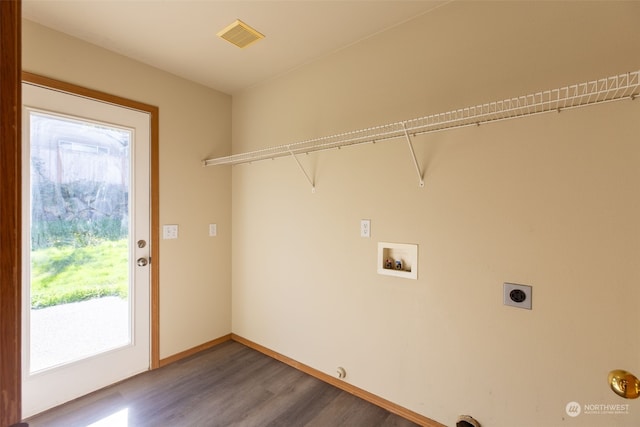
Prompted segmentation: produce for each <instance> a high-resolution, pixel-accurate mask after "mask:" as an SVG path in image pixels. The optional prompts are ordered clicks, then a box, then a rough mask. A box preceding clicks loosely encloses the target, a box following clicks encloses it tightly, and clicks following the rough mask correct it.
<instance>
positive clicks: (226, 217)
mask: <svg viewBox="0 0 640 427" xmlns="http://www.w3.org/2000/svg"><path fill="white" fill-rule="evenodd" d="M23 25H24V26H23V68H24V70H25V71H30V72H33V73H38V74H42V75H45V76H47V77H52V78H56V79H59V80H63V81H66V82H70V83H74V84H77V85H81V86H85V87H88V88H91V89H96V90H100V91H104V92H108V93H112V94H114V95H119V96H122V97H126V98H129V99H133V100H136V101H140V102H144V103H147V104H152V105H155V106H158V107H159V109H160V153H159V155H160V223H161V224H178V225H179V226H180V238H179V239H178V240H161V241H160V257H161V265H160V357H161V358H164V357H168V356H171V355H173V354H176V353H179V352H181V351H184V350H187V349H190V348H192V347H195V346H197V345H200V344H202V343H205V342H207V341H210V340H212V339H215V338H218V337H220V336H222V335H225V334H228V333H229V332H231V301H230V297H231V289H230V283H231V271H230V263H231V261H230V247H231V246H230V243H231V209H230V203H231V174H230V171H229V169H214V168H207V169H205V168H202V167H201V164H200V160H202V159H203V158H205V157H207V156H209V155H213V154H218V155H222V154H227V153H228V152H229V150H230V140H231V97H230V96H228V95H225V94H222V93H220V92H217V91H214V90H211V89H207V88H205V87H203V86H200V85H197V84H194V83H191V82H188V81H186V80H183V79H180V78H178V77H176V76H174V75H171V74H168V73H165V72H162V71H160V70H157V69H154V68H152V67H149V66H146V65H144V64H141V63H139V62H136V61H132V60H130V59H128V58H125V57H123V56H120V55H116V54H114V53H112V52H109V51H106V50H103V49H100V48H98V47H96V46H94V45H90V44H87V43H84V42H81V41H79V40H77V39H74V38H71V37H68V36H66V35H64V34H61V33H58V32H54V31H51V30H49V29H47V28H44V27H42V26H40V25H37V24H35V23H33V22H30V21H24V23H23ZM209 223H217V224H218V237H216V238H210V237H208V224H209Z"/></svg>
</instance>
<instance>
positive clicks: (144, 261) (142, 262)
mask: <svg viewBox="0 0 640 427" xmlns="http://www.w3.org/2000/svg"><path fill="white" fill-rule="evenodd" d="M145 265H147V259H146V258H138V267H144V266H145Z"/></svg>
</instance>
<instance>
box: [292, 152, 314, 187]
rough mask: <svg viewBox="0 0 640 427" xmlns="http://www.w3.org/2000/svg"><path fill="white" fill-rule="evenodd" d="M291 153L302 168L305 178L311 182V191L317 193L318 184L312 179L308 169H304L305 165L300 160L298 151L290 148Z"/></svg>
mask: <svg viewBox="0 0 640 427" xmlns="http://www.w3.org/2000/svg"><path fill="white" fill-rule="evenodd" d="M289 153H290V154H291V157H293V160H295V161H296V163H297V164H298V167H299V168H300V170H301V171H302V173H303V174H304V176H305V178H307V181H309V184H311V192H312V193H315V192H316V184H315V182H314V181H313V180H312V179H311V177H310V176H309V174H308V173H307V171H306V170H304V166H302V163H300V160H298V157H297V156H296V153H294V152H293V151H291V149H289Z"/></svg>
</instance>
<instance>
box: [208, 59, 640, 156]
mask: <svg viewBox="0 0 640 427" xmlns="http://www.w3.org/2000/svg"><path fill="white" fill-rule="evenodd" d="M639 90H640V71H634V72H630V73H626V74H620V75H617V76H613V77H607V78H603V79H599V80H593V81H589V82H585V83H578V84H574V85H571V86H565V87H562V88H559V89H551V90H546V91H543V92H537V93H534V94H531V95H525V96H520V97H517V98H510V99H505V100H502V101H495V102H489V103H486V104H480V105H474V106H471V107H466V108H460V109H457V110H452V111H447V112H445V113H439V114H432V115H430V116H426V117H420V118H417V119H411V120H406V121H400V122H395V123H390V124H386V125H381V126H375V127H370V128H366V129H360V130H356V131H351V132H345V133H340V134H336V135H331V136H325V137H321V138H315V139H308V140H304V141H300V142H294V143H291V144H285V145H279V146H276V147H270V148H264V149H261V150H256V151H250V152H246V153H240V154H233V155H231V156H226V157H218V158H209V159H205V160H203V161H202V163H203V166H213V165H237V164H241V163H249V162H255V161H259V160H266V159H274V158H277V157H283V156H292V155H293V156H295V155H297V154H305V153H311V152H315V151H322V150H329V149H332V148H340V147H345V146H350V145H357V144H366V143H375V142H379V141H386V140H389V139H395V138H405V137H406V136H407V135H412V136H415V135H420V134H425V133H430V132H438V131H443V130H449V129H455V128H460V127H465V126H478V125H480V124H483V123H490V122H496V121H501V120H509V119H515V118H518V117H527V116H531V115H536V114H543V113H549V112H556V111H557V112H559V111H562V110H567V109H573V108H579V107H585V106H589V105H595V104H601V103H605V102H611V101H619V100H622V99H634V98H635V97H637V96H638V92H639Z"/></svg>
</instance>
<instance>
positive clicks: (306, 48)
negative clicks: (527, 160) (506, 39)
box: [0, 0, 450, 94]
mask: <svg viewBox="0 0 640 427" xmlns="http://www.w3.org/2000/svg"><path fill="white" fill-rule="evenodd" d="M0 1H1V0H0ZM448 1H450V0H414V1H403V0H393V1H379V0H355V1H335V0H320V1H306V0H298V1H294V0H290V1H269V0H253V1H242V0H236V1H217V0H199V1H193V0H23V5H22V13H23V17H24V18H26V19H29V20H32V21H35V22H38V23H40V24H42V25H44V26H47V27H50V28H53V29H55V30H58V31H61V32H63V33H67V34H69V35H72V36H74V37H77V38H79V39H82V40H86V41H87V42H90V43H93V44H95V45H98V46H101V47H103V48H105V49H109V50H111V51H114V52H117V53H119V54H122V55H125V56H128V57H131V58H135V59H136V60H138V61H141V62H144V63H146V64H149V65H151V66H154V67H156V68H160V69H162V70H165V71H168V72H170V73H173V74H175V75H178V76H181V77H183V78H185V79H188V80H192V81H194V82H197V83H200V84H203V85H205V86H208V87H211V88H214V89H217V90H219V91H222V92H225V93H229V94H233V93H234V92H237V91H240V90H242V89H244V88H247V87H250V86H252V85H255V84H257V83H260V82H262V81H265V80H267V79H270V78H273V77H275V76H278V75H281V74H283V73H286V72H288V71H290V70H292V69H294V68H296V67H299V66H300V65H302V64H305V63H308V62H311V61H314V60H316V59H318V58H321V57H323V56H325V55H328V54H330V53H332V52H335V51H337V50H339V49H342V48H344V47H346V46H349V45H351V44H353V43H356V42H358V41H361V40H363V39H365V38H367V37H370V36H372V35H374V34H376V33H379V32H381V31H384V30H386V29H389V28H391V27H393V26H395V25H398V24H400V23H402V22H405V21H407V20H409V19H412V18H414V17H416V16H418V15H421V14H423V13H426V12H428V11H429V10H433V9H434V8H436V7H438V6H440V5H442V4H444V3H447V2H448ZM236 19H241V20H242V21H244V22H246V23H247V24H249V25H251V26H252V27H254V28H255V29H257V30H258V31H260V32H261V33H263V34H264V35H265V36H266V38H265V39H264V40H261V41H259V42H257V43H255V44H253V45H252V46H249V47H247V48H246V49H239V48H237V47H235V46H233V45H231V44H230V43H228V42H226V41H224V40H222V39H220V38H218V37H217V36H216V33H218V31H220V30H222V29H223V28H225V27H226V26H227V25H229V24H231V23H232V22H233V21H235V20H236Z"/></svg>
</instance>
